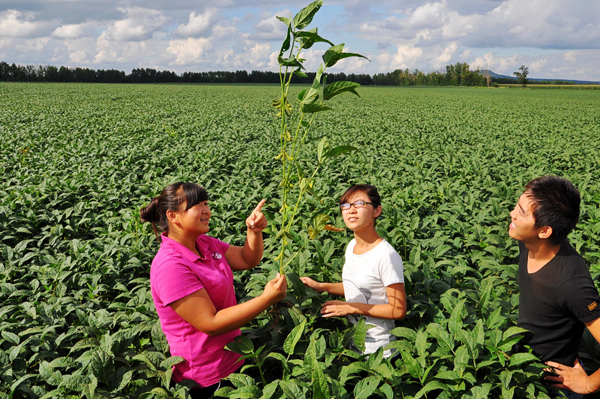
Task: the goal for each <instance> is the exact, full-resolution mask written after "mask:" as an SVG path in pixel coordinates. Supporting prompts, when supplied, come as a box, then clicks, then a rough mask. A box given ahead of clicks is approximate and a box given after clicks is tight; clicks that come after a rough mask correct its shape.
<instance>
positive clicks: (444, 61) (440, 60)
mask: <svg viewBox="0 0 600 399" xmlns="http://www.w3.org/2000/svg"><path fill="white" fill-rule="evenodd" d="M457 51H458V43H457V42H452V43H450V44H449V45H448V46H447V47H446V48H445V49H444V51H442V54H440V55H439V56H438V57H436V58H434V60H433V62H432V66H433V67H434V68H436V69H440V68H443V67H444V66H446V65H448V64H449V63H451V61H452V59H453V57H454V55H455V54H456V52H457Z"/></svg>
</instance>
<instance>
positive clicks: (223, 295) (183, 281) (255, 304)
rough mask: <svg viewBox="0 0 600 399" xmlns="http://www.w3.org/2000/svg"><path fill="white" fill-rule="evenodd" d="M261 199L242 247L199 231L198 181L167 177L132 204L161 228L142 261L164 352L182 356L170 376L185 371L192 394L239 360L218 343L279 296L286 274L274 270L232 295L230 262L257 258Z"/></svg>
mask: <svg viewBox="0 0 600 399" xmlns="http://www.w3.org/2000/svg"><path fill="white" fill-rule="evenodd" d="M264 203H265V200H262V201H261V202H260V203H259V204H258V205H257V207H256V208H255V209H254V211H253V212H252V214H251V215H250V216H249V217H248V218H247V219H246V225H247V232H246V242H245V244H244V246H243V247H238V246H234V245H229V244H226V243H224V242H223V241H219V240H217V239H216V238H212V237H209V236H207V235H206V233H207V232H208V231H209V221H210V215H211V213H210V209H209V206H208V194H207V193H206V190H205V189H204V188H203V187H202V186H200V185H198V184H195V183H182V182H179V183H174V184H171V185H169V186H167V187H166V188H165V189H164V190H163V192H162V193H161V195H159V196H158V197H155V198H153V199H152V202H151V203H150V205H148V206H147V207H145V208H143V209H142V210H141V211H140V215H141V218H142V220H143V221H146V222H150V223H152V227H153V228H154V231H155V233H156V235H157V237H158V231H159V229H160V230H162V231H163V233H162V235H161V236H160V239H161V245H160V249H159V251H158V253H157V254H156V256H155V257H154V260H153V261H152V267H151V269H150V286H151V290H152V298H153V299H154V304H155V306H156V311H157V313H158V317H159V319H160V323H161V326H162V329H163V331H164V333H165V335H166V337H167V341H168V342H169V347H170V351H171V355H172V356H181V357H183V358H184V359H185V362H182V363H179V364H177V365H175V367H174V370H173V381H175V382H179V381H182V380H186V379H189V380H193V381H195V382H196V383H198V384H199V385H200V387H201V388H199V389H195V390H192V391H191V393H192V397H199V398H202V397H210V396H211V395H212V393H213V392H214V391H216V389H218V387H219V381H220V380H221V379H222V378H224V377H227V376H228V375H229V374H231V373H233V372H234V371H235V370H237V369H238V368H239V367H240V366H241V365H242V364H243V361H239V357H240V356H239V355H237V354H235V353H233V352H230V351H228V350H226V349H224V347H225V345H226V344H228V343H229V342H231V341H232V340H233V339H234V338H235V337H236V336H238V335H240V327H241V326H243V325H245V324H246V323H248V322H249V321H250V320H252V319H253V318H254V317H256V316H257V315H258V314H260V313H261V312H263V311H264V310H266V309H267V308H269V306H271V305H272V304H274V303H276V302H279V301H281V300H282V299H283V298H285V295H286V289H287V282H286V279H285V276H279V274H278V275H277V276H276V277H275V278H274V279H273V280H271V281H269V282H268V283H267V285H266V286H265V289H264V291H263V293H262V294H261V295H260V296H258V297H256V298H253V299H251V300H249V301H247V302H244V303H241V304H238V303H237V300H236V298H235V290H234V287H233V273H232V270H246V269H251V268H253V267H254V266H256V265H257V264H258V263H259V262H260V260H261V259H262V255H263V239H262V230H263V229H264V228H265V227H266V226H267V219H266V218H265V216H264V215H263V213H262V212H261V209H262V206H263V205H264Z"/></svg>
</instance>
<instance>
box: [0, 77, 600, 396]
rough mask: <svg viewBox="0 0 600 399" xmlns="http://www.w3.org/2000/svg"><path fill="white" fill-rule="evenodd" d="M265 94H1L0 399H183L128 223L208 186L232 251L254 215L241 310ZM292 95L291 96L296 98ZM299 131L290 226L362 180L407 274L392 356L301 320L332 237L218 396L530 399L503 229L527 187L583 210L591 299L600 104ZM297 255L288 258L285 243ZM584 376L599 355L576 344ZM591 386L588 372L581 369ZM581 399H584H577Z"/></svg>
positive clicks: (250, 287)
mask: <svg viewBox="0 0 600 399" xmlns="http://www.w3.org/2000/svg"><path fill="white" fill-rule="evenodd" d="M279 90H280V88H279V86H276V85H272V86H271V85H243V86H242V85H237V86H236V85H100V84H98V85H94V84H28V83H0V173H1V174H0V176H1V177H0V179H1V182H0V183H1V184H0V303H1V306H0V331H1V335H0V399H1V398H88V399H92V398H186V397H189V396H188V389H189V386H188V385H186V384H173V383H172V382H171V373H172V372H171V367H172V366H173V364H176V363H178V362H180V361H182V359H181V358H176V357H171V356H170V354H169V348H168V344H167V342H166V339H165V337H164V335H163V333H162V331H161V328H160V324H159V322H158V317H157V314H156V311H155V309H154V305H153V302H152V297H151V294H150V284H149V271H150V264H151V262H152V259H153V257H154V255H155V253H156V251H157V250H158V247H159V244H158V241H157V240H156V238H155V236H154V234H153V232H152V228H151V226H150V225H148V224H143V223H142V222H141V220H140V217H139V210H140V208H141V207H143V206H145V205H147V204H148V203H149V201H150V199H151V198H152V197H154V196H156V195H158V194H160V191H161V190H162V189H163V188H164V187H165V186H166V185H167V184H170V183H173V182H176V181H193V182H197V183H199V184H201V185H203V186H204V187H206V189H207V190H208V193H209V196H210V206H211V211H212V218H211V222H210V228H211V231H210V233H209V234H210V235H212V236H214V237H217V238H219V239H221V240H223V241H226V242H229V243H231V244H236V245H243V242H244V239H245V219H246V217H247V216H248V215H249V214H250V212H251V211H252V209H254V207H255V206H256V204H257V203H258V202H259V201H260V199H262V198H265V199H266V200H267V202H266V205H265V207H264V208H263V210H264V212H265V214H266V216H267V218H268V219H269V222H270V227H269V228H267V230H265V238H266V241H265V245H266V247H265V257H264V259H263V262H262V263H261V264H260V265H259V266H257V267H256V268H255V269H253V270H249V271H244V272H238V273H236V274H235V286H236V293H237V297H238V301H244V300H247V299H248V298H251V297H254V296H256V295H259V294H260V293H261V292H262V289H263V287H264V285H265V283H266V282H267V281H268V280H269V279H271V278H273V277H274V276H275V274H276V273H277V271H278V270H279V265H278V264H277V262H276V261H275V257H276V256H277V253H278V245H279V241H278V240H277V239H276V237H275V235H276V234H275V232H274V230H273V227H272V226H274V225H275V224H276V222H277V220H278V218H279V217H280V216H279V209H280V207H281V203H282V202H281V198H280V194H279V192H280V191H279V187H278V186H279V184H280V181H281V175H280V173H279V169H280V163H279V161H278V160H277V159H275V158H276V156H277V155H278V153H279V150H280V148H279V140H280V132H279V127H280V126H279V119H278V117H277V111H276V110H275V109H274V108H273V107H272V106H271V100H272V99H275V98H277V96H278V93H279ZM301 90H302V87H293V88H292V91H294V93H292V94H293V95H295V96H297V95H298V93H300V91H301ZM358 92H359V94H360V98H358V97H356V96H345V97H344V96H340V97H339V98H337V97H336V99H334V100H332V101H331V106H332V107H333V108H334V109H333V110H332V111H329V112H323V113H322V114H320V115H319V118H317V119H315V122H314V128H313V129H312V131H311V133H310V134H309V136H308V137H307V139H306V143H307V144H306V150H303V152H302V153H300V154H299V155H298V156H299V157H300V159H301V162H302V164H303V165H306V166H307V168H308V167H310V165H312V164H314V163H315V162H316V157H317V155H316V154H317V152H318V148H317V147H318V144H319V142H320V140H321V139H322V138H323V137H328V138H329V141H330V142H331V143H332V145H350V146H353V147H356V148H357V151H354V152H350V153H346V154H343V155H341V156H339V157H336V158H333V159H331V160H330V161H329V162H328V163H327V165H325V166H324V168H323V169H322V171H321V172H320V173H319V175H317V177H316V178H315V181H314V184H313V187H312V189H311V190H309V192H308V193H307V194H306V195H305V196H304V198H303V201H302V203H301V205H300V207H299V210H298V213H297V215H296V218H297V219H298V220H300V221H301V226H302V228H301V229H300V231H299V232H298V233H294V234H297V235H298V236H300V238H301V239H300V240H298V242H301V241H302V239H303V238H307V237H309V227H310V226H311V224H312V223H313V219H314V218H315V216H317V215H320V214H325V215H329V216H330V223H331V224H333V225H334V226H335V227H339V228H343V227H344V224H343V221H342V219H341V216H340V214H339V210H338V198H339V196H340V195H341V193H343V192H344V191H345V190H346V189H347V188H348V187H349V185H350V184H354V183H370V184H374V185H376V186H377V187H378V189H379V192H380V194H381V196H382V199H383V216H382V217H381V218H380V219H379V220H378V222H377V226H378V231H379V232H380V234H381V235H382V236H383V237H384V238H385V239H386V240H388V241H389V242H390V243H391V244H392V246H394V248H395V249H396V250H397V251H398V253H399V254H400V255H401V256H402V258H403V260H404V268H405V280H406V292H407V298H408V314H407V317H406V319H405V320H403V321H398V322H397V323H396V325H397V328H396V329H395V330H394V331H393V333H394V335H396V336H397V337H398V338H397V340H396V341H395V342H394V343H393V344H392V345H393V347H394V348H395V349H396V350H397V354H396V355H395V356H394V357H392V358H390V359H384V358H382V352H381V351H379V352H377V353H376V354H373V355H371V356H369V357H365V356H362V357H361V356H359V355H358V354H356V353H355V352H353V351H351V350H349V349H347V344H348V342H349V341H350V340H351V339H354V340H355V342H356V343H357V345H359V346H360V345H361V342H364V337H365V332H366V329H367V326H365V325H364V324H359V325H358V326H356V327H353V326H352V325H351V324H349V323H348V322H347V320H346V319H345V318H333V319H324V318H322V317H320V315H319V309H320V306H321V303H323V302H324V301H326V300H328V296H327V295H326V294H317V293H315V292H314V291H312V290H310V289H308V288H305V287H304V285H303V284H302V283H301V282H300V280H299V278H298V277H299V276H311V277H313V278H314V279H316V280H319V281H331V282H334V281H341V268H342V265H343V255H344V249H345V246H346V244H347V243H348V241H349V240H350V239H351V237H352V234H351V232H350V231H347V230H345V231H342V232H337V231H323V232H322V233H321V235H319V236H318V237H317V238H316V239H313V240H310V241H309V242H308V244H307V245H306V247H304V248H303V249H301V251H300V253H299V255H298V256H297V257H295V258H294V260H293V261H292V263H290V266H289V268H288V269H287V273H288V274H287V275H288V281H289V288H288V296H287V298H286V299H285V300H284V301H283V302H282V303H280V304H278V305H276V306H274V307H273V308H272V309H271V310H270V311H268V312H265V313H263V314H262V315H261V316H259V318H257V319H256V320H254V321H253V322H251V323H250V324H249V325H247V326H246V327H244V328H243V329H242V333H243V337H242V338H240V340H239V341H238V342H236V343H234V344H232V345H230V349H231V350H234V351H237V352H239V353H242V354H244V356H245V358H246V363H245V366H244V368H243V370H242V371H241V372H239V373H236V374H233V375H231V376H230V377H229V380H230V381H231V384H232V385H233V386H232V387H226V388H223V389H221V390H220V391H219V392H218V394H219V395H221V396H223V397H231V398H306V397H311V398H331V397H334V398H368V397H373V398H375V397H381V398H386V399H391V398H413V399H417V398H487V397H493V398H505V399H511V398H532V399H533V398H547V397H548V394H547V392H548V390H547V389H548V388H547V387H545V386H544V385H542V383H541V380H540V375H542V369H543V365H542V364H541V363H540V362H539V359H537V358H536V357H535V356H534V355H533V354H531V353H513V352H512V351H511V348H512V346H513V344H514V343H515V342H517V341H518V340H519V339H520V332H521V331H520V329H518V328H517V327H516V317H517V312H518V305H519V303H518V289H517V288H518V287H517V282H516V271H517V265H516V260H515V257H516V256H517V254H518V246H517V244H516V242H514V241H513V240H512V239H510V237H509V236H508V233H507V229H508V224H509V223H510V217H509V212H510V210H512V209H513V207H514V205H515V204H516V201H517V199H518V196H519V195H520V194H521V192H522V190H523V187H524V185H525V184H526V183H527V182H528V181H529V180H531V179H533V178H535V177H538V176H541V175H545V174H557V175H560V176H563V177H566V178H568V179H570V180H571V181H572V182H573V183H574V184H575V185H576V186H577V187H578V188H579V190H580V192H581V194H582V213H581V218H580V222H579V224H578V226H577V228H576V229H575V231H574V232H573V233H572V234H571V236H570V241H571V243H572V244H573V245H574V247H575V248H576V249H577V250H578V251H580V253H581V254H582V256H583V257H584V258H585V260H586V261H587V263H588V264H589V266H590V270H591V273H592V277H593V278H594V280H595V282H596V283H597V285H598V286H600V279H599V275H600V182H599V171H600V151H599V148H600V112H599V111H598V110H600V95H599V94H598V91H596V90H522V89H519V90H517V89H510V90H509V89H481V88H397V87H385V88H379V87H361V88H359V89H358ZM294 245H296V244H294ZM580 356H581V358H582V360H583V363H584V364H585V366H586V367H588V368H589V370H591V371H594V370H595V369H597V368H598V367H599V366H600V364H599V363H598V359H600V347H598V345H597V344H596V342H595V340H594V339H593V337H591V335H589V334H588V333H587V332H586V335H585V336H584V340H583V342H582V345H581V348H580ZM589 370H588V371H589ZM589 397H592V396H591V395H590V396H589Z"/></svg>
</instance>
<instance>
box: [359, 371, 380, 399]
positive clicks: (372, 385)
mask: <svg viewBox="0 0 600 399" xmlns="http://www.w3.org/2000/svg"><path fill="white" fill-rule="evenodd" d="M380 382H381V378H379V377H375V376H370V377H367V378H365V379H364V380H361V381H359V382H358V383H357V384H356V386H355V387H354V398H355V399H367V398H368V397H370V396H371V395H373V393H374V392H375V390H376V389H377V387H378V386H379V383H380Z"/></svg>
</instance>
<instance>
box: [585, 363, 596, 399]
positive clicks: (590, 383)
mask: <svg viewBox="0 0 600 399" xmlns="http://www.w3.org/2000/svg"><path fill="white" fill-rule="evenodd" d="M585 387H586V388H587V391H588V393H594V392H598V391H600V369H598V370H596V371H595V372H594V373H593V374H590V375H589V376H588V377H587V378H586V380H585Z"/></svg>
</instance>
